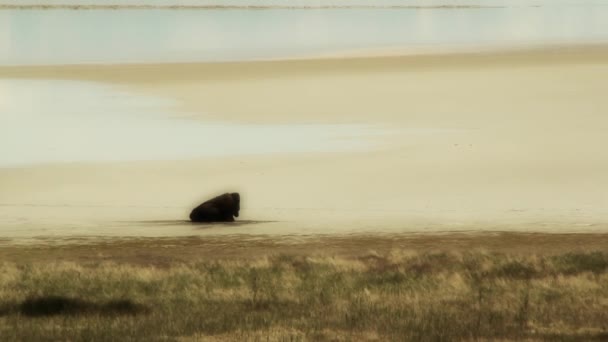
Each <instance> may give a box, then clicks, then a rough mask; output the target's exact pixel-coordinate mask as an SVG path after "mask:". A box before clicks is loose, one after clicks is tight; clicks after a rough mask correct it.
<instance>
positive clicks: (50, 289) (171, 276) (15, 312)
mask: <svg viewBox="0 0 608 342" xmlns="http://www.w3.org/2000/svg"><path fill="white" fill-rule="evenodd" d="M393 240H394V238H393V239H391V240H387V241H393ZM387 243H388V242H387ZM296 246H297V244H296ZM76 247H78V246H72V247H71V248H76ZM89 247H90V246H89ZM14 248H18V247H14ZM20 248H30V247H20ZM69 248H70V247H65V246H64V249H65V250H69ZM295 249H296V250H297V248H295ZM6 259H7V258H5V260H6ZM607 271H608V253H604V252H580V251H578V252H576V251H571V252H568V251H564V252H563V253H526V254H521V253H504V252H492V253H490V252H483V251H464V250H452V251H449V250H444V251H441V250H433V251H430V250H427V251H414V250H411V249H403V248H396V247H394V246H390V247H387V248H385V249H384V250H382V251H381V252H373V251H369V250H366V251H359V252H358V253H355V252H354V251H351V253H350V254H347V253H344V255H341V256H331V255H328V254H327V253H325V254H323V253H309V254H305V253H291V254H289V253H279V254H277V253H273V250H272V249H271V250H267V253H266V255H258V256H256V257H254V258H251V257H250V256H245V257H244V258H215V259H208V258H203V259H199V260H194V259H192V260H188V261H175V260H174V261H171V262H168V263H166V264H162V265H155V264H154V263H152V264H149V265H143V264H141V263H124V262H116V261H90V260H89V261H82V260H78V261H76V262H75V261H68V260H61V261H53V260H45V261H42V260H39V261H33V260H29V261H24V262H19V261H14V260H13V261H4V262H3V263H2V264H0V298H1V303H0V336H2V340H22V341H35V340H70V341H81V340H82V341H84V340H86V341H90V340H96V341H100V340H101V341H103V340H113V341H114V340H146V341H147V340H184V341H187V340H201V339H205V340H218V341H231V340H264V341H268V340H270V341H305V340H314V341H316V340H328V341H330V340H331V341H340V340H344V341H347V340H348V341H350V340H409V341H429V340H432V341H452V340H522V339H523V340H560V341H564V340H565V341H568V340H593V339H595V340H604V339H607V338H608V331H607V330H606V325H605V324H606V323H605V322H608V310H607V309H608V300H606V298H608V272H607Z"/></svg>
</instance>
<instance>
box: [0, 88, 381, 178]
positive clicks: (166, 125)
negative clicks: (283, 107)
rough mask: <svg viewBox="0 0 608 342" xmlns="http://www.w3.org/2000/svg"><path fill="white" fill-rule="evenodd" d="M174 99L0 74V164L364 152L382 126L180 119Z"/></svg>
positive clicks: (4, 165)
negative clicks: (273, 123)
mask: <svg viewBox="0 0 608 342" xmlns="http://www.w3.org/2000/svg"><path fill="white" fill-rule="evenodd" d="M172 105H173V103H172V102H171V101H169V100H165V99H162V98H157V97H152V98H151V97H146V96H141V95H134V94H131V93H129V92H126V91H123V90H121V89H120V88H114V87H111V86H108V85H103V84H96V83H88V82H72V81H53V80H51V81H47V80H1V79H0V167H7V166H20V165H30V164H39V163H58V162H109V161H129V160H178V159H191V158H202V157H225V156H242V155H251V154H267V153H297V152H337V151H353V150H365V149H369V148H374V147H375V143H374V138H375V137H378V136H379V135H381V134H383V133H384V132H385V131H384V130H382V129H380V128H378V127H368V126H363V125H244V124H229V123H216V122H206V121H201V120H189V119H178V118H175V115H174V113H173V111H172Z"/></svg>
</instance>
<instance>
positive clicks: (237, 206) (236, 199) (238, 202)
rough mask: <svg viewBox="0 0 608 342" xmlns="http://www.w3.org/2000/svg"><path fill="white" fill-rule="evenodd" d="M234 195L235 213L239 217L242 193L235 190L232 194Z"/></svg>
mask: <svg viewBox="0 0 608 342" xmlns="http://www.w3.org/2000/svg"><path fill="white" fill-rule="evenodd" d="M230 195H231V196H232V200H233V201H234V213H233V215H234V216H235V217H239V210H241V195H239V193H238V192H233V193H231V194H230Z"/></svg>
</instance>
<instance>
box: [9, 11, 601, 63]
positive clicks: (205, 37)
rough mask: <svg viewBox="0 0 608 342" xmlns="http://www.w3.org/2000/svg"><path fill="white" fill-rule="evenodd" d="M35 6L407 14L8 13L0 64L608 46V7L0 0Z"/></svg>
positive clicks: (220, 12)
mask: <svg viewBox="0 0 608 342" xmlns="http://www.w3.org/2000/svg"><path fill="white" fill-rule="evenodd" d="M36 3H37V4H47V5H48V4H74V3H77V4H103V5H114V4H123V5H133V4H135V5H137V4H154V5H159V6H163V5H176V4H177V5H184V6H191V5H196V6H199V5H217V4H221V5H223V6H227V5H228V6H243V5H251V4H255V5H257V6H303V5H305V6H309V7H315V6H335V5H338V6H342V7H349V6H395V5H397V6H409V8H391V9H387V8H380V7H378V8H366V9H362V8H340V9H308V10H306V9H277V8H274V9H272V8H271V9H266V10H247V9H242V8H239V9H229V10H209V9H206V10H204V9H183V10H167V9H164V10H163V9H147V10H125V9H123V10H120V9H119V10H68V9H54V10H7V9H5V10H0V65H7V64H10V65H14V64H70V63H119V62H179V61H225V60H250V59H266V58H289V57H302V56H315V55H326V54H330V55H331V54H340V53H348V52H351V51H366V50H383V49H400V50H408V51H412V52H414V53H415V52H416V51H423V50H425V49H452V48H479V47H492V48H494V47H497V48H501V47H513V46H521V45H543V44H572V43H594V42H608V0H551V1H549V0H487V1H480V0H478V1H474V0H461V1H448V0H412V1H407V0H406V1H403V0H401V1H400V0H384V1H369V0H368V1H364V0H340V1H336V0H333V1H309V0H307V1H297V0H292V1H288V0H284V1H280V0H275V1H245V0H242V1H239V0H236V1H235V0H225V1H210V0H207V1H205V0H199V1H196V0H190V1H188V0H186V1H154V2H150V1H145V2H144V1H129V0H124V1H106V2H100V1H73V0H71V1H70V0H65V1H44V2H42V1H21V0H20V1H6V0H4V1H2V0H0V4H19V5H24V4H36Z"/></svg>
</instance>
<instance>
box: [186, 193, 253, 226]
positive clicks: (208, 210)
mask: <svg viewBox="0 0 608 342" xmlns="http://www.w3.org/2000/svg"><path fill="white" fill-rule="evenodd" d="M239 210H241V196H240V195H239V194H238V193H237V192H233V193H231V194H230V193H225V194H223V195H220V196H217V197H215V198H212V199H210V200H208V201H206V202H204V203H203V204H201V205H199V206H198V207H196V208H194V209H193V210H192V212H191V213H190V221H192V222H232V221H234V217H239Z"/></svg>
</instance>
